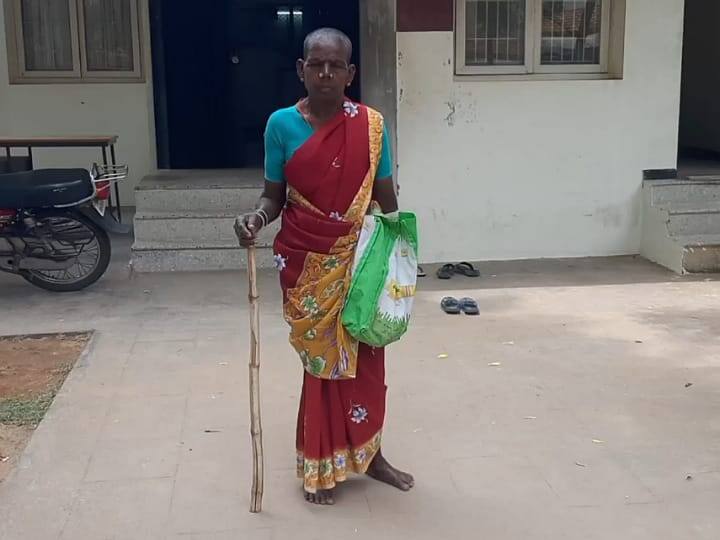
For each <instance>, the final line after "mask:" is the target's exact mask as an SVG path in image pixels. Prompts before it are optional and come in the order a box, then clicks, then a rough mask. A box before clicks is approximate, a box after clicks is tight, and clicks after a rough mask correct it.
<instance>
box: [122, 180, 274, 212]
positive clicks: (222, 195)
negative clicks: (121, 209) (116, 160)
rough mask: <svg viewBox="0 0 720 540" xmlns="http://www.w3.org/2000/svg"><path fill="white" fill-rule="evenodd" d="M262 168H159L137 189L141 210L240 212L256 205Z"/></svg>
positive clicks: (137, 203)
mask: <svg viewBox="0 0 720 540" xmlns="http://www.w3.org/2000/svg"><path fill="white" fill-rule="evenodd" d="M263 183H264V180H263V173H262V171H261V170H255V169H240V170H221V171H160V172H158V173H157V174H153V175H149V176H146V177H145V178H143V179H142V181H141V182H140V184H139V186H138V187H137V188H136V190H135V204H136V207H137V210H138V211H139V212H143V213H146V214H151V213H155V212H198V213H202V212H205V213H234V214H239V213H242V212H245V211H247V210H249V209H251V208H253V207H254V205H255V204H256V202H257V200H258V198H259V197H260V194H261V193H262V188H263Z"/></svg>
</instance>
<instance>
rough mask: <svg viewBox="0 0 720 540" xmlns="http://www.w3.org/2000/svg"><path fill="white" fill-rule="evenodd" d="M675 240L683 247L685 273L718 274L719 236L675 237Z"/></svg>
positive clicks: (719, 269) (719, 257) (719, 258)
mask: <svg viewBox="0 0 720 540" xmlns="http://www.w3.org/2000/svg"><path fill="white" fill-rule="evenodd" d="M675 240H676V241H677V242H678V243H679V244H681V245H682V246H683V270H684V271H685V272H687V273H690V274H702V273H707V272H713V273H716V272H720V234H716V235H705V236H685V237H677V238H675Z"/></svg>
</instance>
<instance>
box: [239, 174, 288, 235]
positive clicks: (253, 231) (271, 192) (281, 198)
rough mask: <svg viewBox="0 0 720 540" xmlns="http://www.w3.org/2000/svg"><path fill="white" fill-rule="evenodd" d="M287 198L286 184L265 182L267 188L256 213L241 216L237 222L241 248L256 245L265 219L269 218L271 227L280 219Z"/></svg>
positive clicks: (268, 222) (268, 221)
mask: <svg viewBox="0 0 720 540" xmlns="http://www.w3.org/2000/svg"><path fill="white" fill-rule="evenodd" d="M286 198H287V188H286V187H285V182H270V181H268V180H265V188H264V189H263V192H262V195H260V200H259V201H258V203H257V205H256V206H255V211H254V212H251V213H249V214H245V215H244V216H240V217H238V218H237V219H236V220H235V234H237V237H238V239H239V240H240V245H241V246H243V247H249V246H252V245H254V244H255V240H257V235H258V233H259V232H260V229H262V227H263V225H264V221H263V218H264V217H265V216H267V224H268V225H269V224H270V223H272V222H273V221H275V220H276V219H277V218H278V217H280V214H281V213H282V209H283V208H284V207H285V201H286ZM263 214H264V215H263Z"/></svg>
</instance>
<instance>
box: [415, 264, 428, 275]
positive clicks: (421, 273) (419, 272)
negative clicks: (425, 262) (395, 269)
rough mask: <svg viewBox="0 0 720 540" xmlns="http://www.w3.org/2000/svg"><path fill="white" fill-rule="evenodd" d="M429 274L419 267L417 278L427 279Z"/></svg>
mask: <svg viewBox="0 0 720 540" xmlns="http://www.w3.org/2000/svg"><path fill="white" fill-rule="evenodd" d="M425 276H427V274H426V273H425V270H423V267H422V266H419V265H418V267H417V277H425Z"/></svg>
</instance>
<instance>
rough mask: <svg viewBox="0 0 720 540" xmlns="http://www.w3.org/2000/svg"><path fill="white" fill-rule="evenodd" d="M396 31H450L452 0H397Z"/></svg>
mask: <svg viewBox="0 0 720 540" xmlns="http://www.w3.org/2000/svg"><path fill="white" fill-rule="evenodd" d="M397 27H398V28H397V29H398V32H433V31H448V32H450V31H452V29H453V0H397Z"/></svg>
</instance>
